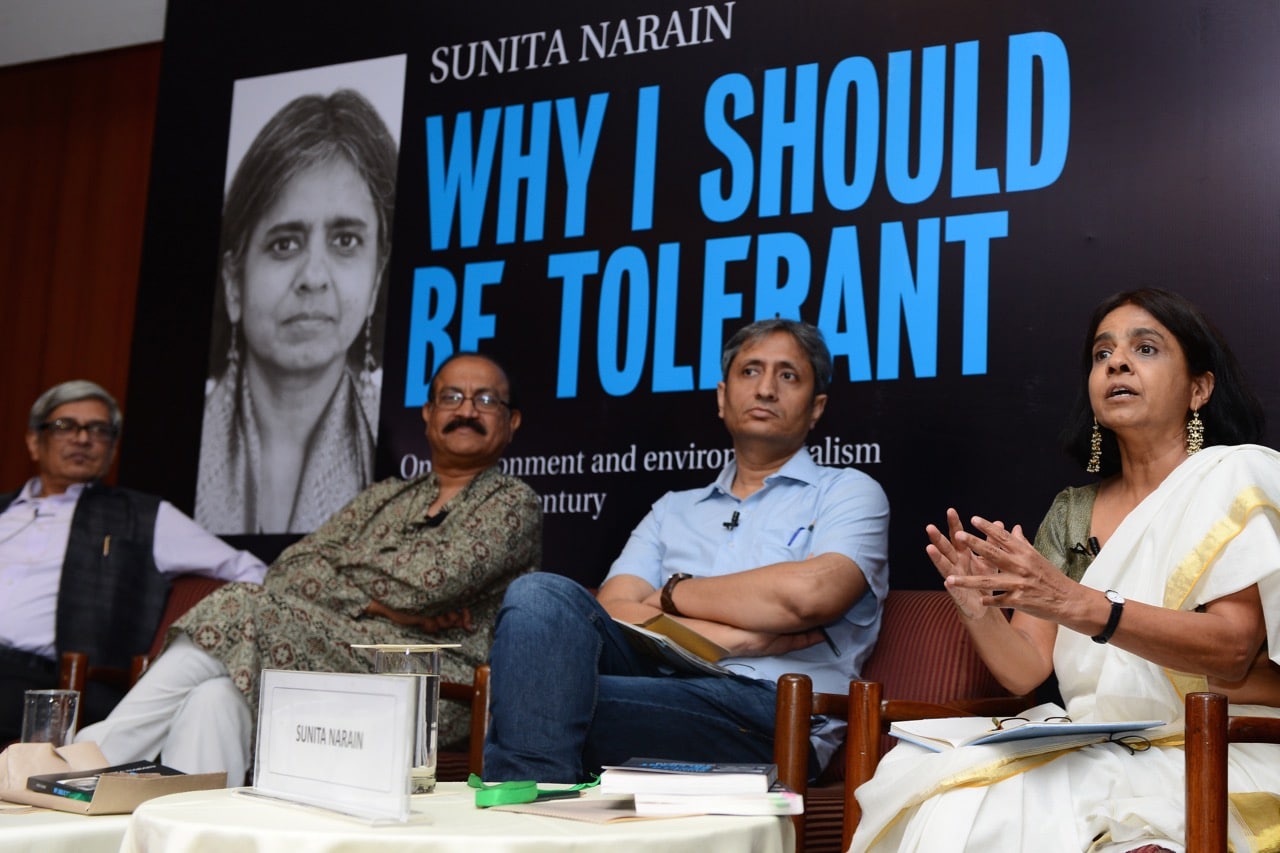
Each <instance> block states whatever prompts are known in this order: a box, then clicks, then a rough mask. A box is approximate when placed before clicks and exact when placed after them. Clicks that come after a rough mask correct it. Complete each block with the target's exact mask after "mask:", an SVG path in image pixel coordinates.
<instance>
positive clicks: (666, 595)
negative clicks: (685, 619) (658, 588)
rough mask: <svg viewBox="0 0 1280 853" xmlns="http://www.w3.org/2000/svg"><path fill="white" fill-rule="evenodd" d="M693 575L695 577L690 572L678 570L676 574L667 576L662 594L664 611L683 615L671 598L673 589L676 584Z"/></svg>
mask: <svg viewBox="0 0 1280 853" xmlns="http://www.w3.org/2000/svg"><path fill="white" fill-rule="evenodd" d="M691 577H693V575H691V574H689V573H688V572H676V573H675V574H674V575H672V576H671V577H669V578H667V582H666V584H665V585H664V586H663V587H662V596H661V598H660V601H661V602H662V612H663V613H670V614H671V615H672V616H681V615H683V614H682V613H681V612H680V611H679V610H677V609H676V603H675V602H674V601H672V600H671V591H672V590H673V589H675V588H676V584H678V583H680V581H684V580H688V579H689V578H691Z"/></svg>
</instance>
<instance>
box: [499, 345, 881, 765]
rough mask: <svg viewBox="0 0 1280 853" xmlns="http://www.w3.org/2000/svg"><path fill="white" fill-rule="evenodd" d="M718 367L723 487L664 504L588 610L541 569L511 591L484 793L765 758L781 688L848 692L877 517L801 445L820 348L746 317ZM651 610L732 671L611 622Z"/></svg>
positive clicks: (861, 643)
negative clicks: (624, 770)
mask: <svg viewBox="0 0 1280 853" xmlns="http://www.w3.org/2000/svg"><path fill="white" fill-rule="evenodd" d="M721 366H722V370H723V373H724V379H723V381H722V382H720V383H719V385H718V387H717V392H716V399H717V403H718V407H719V414H720V417H721V419H722V420H723V421H724V423H725V427H726V428H727V429H728V431H729V434H730V436H731V437H732V439H733V447H734V459H733V461H731V462H730V463H729V464H728V465H726V466H725V468H724V470H723V471H722V472H721V474H720V476H719V477H718V478H717V480H716V481H715V482H714V483H712V484H711V485H710V486H707V487H704V488H701V489H692V490H689V491H683V492H671V493H668V494H667V495H665V496H663V497H662V498H661V499H660V500H658V502H657V503H655V504H654V506H653V508H652V510H651V511H650V512H649V514H648V515H647V516H646V517H645V518H644V520H643V521H642V522H641V523H640V525H639V526H638V527H637V528H636V529H635V530H634V531H633V532H632V534H631V538H630V539H629V541H628V542H627V544H626V546H625V547H624V548H623V551H622V554H621V555H620V556H619V557H618V559H617V560H616V561H615V562H614V564H613V566H612V568H611V569H610V570H609V574H608V576H607V577H606V578H605V581H604V584H603V585H602V586H601V588H600V591H599V594H598V596H597V597H596V598H592V596H591V595H590V594H589V593H588V592H587V591H586V590H585V589H584V588H583V587H581V586H580V585H578V584H577V583H575V582H574V581H572V580H569V579H567V578H564V577H561V576H559V575H552V574H547V573H539V574H534V575H529V576H526V577H524V578H521V579H520V580H518V581H516V583H514V584H512V586H511V587H510V588H509V590H508V592H507V596H506V599H505V601H504V603H503V609H502V611H501V612H500V613H499V617H498V624H497V629H496V633H495V638H494V644H493V649H492V652H491V655H490V660H491V663H492V681H491V685H492V706H491V710H492V723H491V726H490V729H489V735H488V739H487V741H486V744H485V776H486V778H487V779H491V780H511V779H537V780H539V781H545V782H571V781H579V780H581V779H583V778H585V777H586V776H587V774H589V773H592V772H596V771H598V770H599V768H600V766H601V765H606V764H617V763H620V762H622V761H624V760H626V759H627V758H631V757H634V756H641V755H647V756H654V757H661V758H671V759H680V760H689V761H720V762H726V761H733V762H761V761H765V762H767V761H771V760H772V755H773V726H774V705H775V700H776V690H777V678H778V676H779V675H781V674H783V673H785V672H803V673H806V674H808V675H810V676H811V677H812V678H813V680H814V685H815V687H816V688H817V689H818V690H824V691H834V692H844V691H845V690H846V689H847V687H848V681H849V679H850V678H853V677H856V676H857V674H858V672H859V671H860V669H861V666H862V664H863V662H864V661H865V660H866V658H867V656H868V655H869V654H870V651H871V648H872V646H873V645H874V643H875V637H876V634H877V632H878V631H879V626H880V611H881V602H882V601H883V599H884V596H885V593H886V592H887V590H888V559H887V552H888V526H889V507H888V501H887V500H886V498H885V496H884V492H883V490H882V489H881V488H880V486H879V485H878V484H877V483H876V482H875V481H874V480H873V479H871V478H870V477H868V476H867V475H865V474H863V473H861V472H859V471H855V470H852V469H835V468H821V467H819V466H817V465H815V464H814V463H813V461H812V459H811V458H810V456H809V453H808V451H807V450H806V448H805V437H806V436H807V435H808V433H809V431H810V430H811V429H812V428H813V426H814V425H815V424H816V423H817V422H818V419H819V418H820V417H821V416H822V412H823V409H824V407H825V406H826V401H827V394H826V391H827V386H828V384H829V381H830V376H831V357H830V354H829V352H828V351H827V347H826V344H825V343H824V342H823V340H822V336H821V334H820V333H819V332H818V330H817V329H816V328H814V327H813V326H810V325H808V324H805V323H799V322H796V321H792V320H763V321H758V322H756V323H753V324H751V325H749V326H747V327H746V328H744V329H742V330H740V331H739V332H738V333H737V334H736V335H734V337H733V338H732V339H730V341H729V342H728V343H727V344H726V345H725V349H724V352H723V354H722V359H721ZM660 612H665V613H667V614H668V615H670V616H671V617H672V618H675V619H677V620H679V621H682V622H684V623H685V624H687V625H688V626H690V627H692V628H694V629H695V630H696V631H698V632H699V633H701V634H703V635H705V636H706V637H708V638H710V639H712V640H714V641H715V642H717V643H719V644H720V645H721V646H723V647H725V648H727V649H729V651H730V657H728V658H726V659H724V660H723V661H721V663H722V664H723V665H724V666H725V667H726V668H727V669H729V670H730V672H731V673H732V674H731V675H728V676H707V675H694V676H690V675H685V674H677V673H673V672H671V671H670V670H669V669H667V668H665V667H664V666H663V665H661V664H659V663H658V662H656V661H654V660H651V659H649V658H646V657H644V656H643V655H641V654H639V653H637V652H636V651H635V650H634V649H633V647H632V646H631V645H630V644H629V643H628V642H627V640H626V637H625V635H624V634H623V632H622V630H621V629H619V628H618V627H617V626H616V624H615V622H614V619H618V620H622V621H625V622H631V623H640V622H644V621H646V620H647V619H649V618H651V617H653V616H654V615H656V614H658V613H660ZM812 734H813V737H812V743H813V747H814V751H813V755H812V762H811V764H812V769H813V770H814V771H815V772H816V771H817V769H818V768H820V767H821V766H822V765H824V764H825V763H826V762H827V760H829V758H830V756H831V753H832V752H833V751H834V749H835V747H836V745H837V743H838V741H839V737H840V732H839V731H838V730H837V727H836V725H835V724H834V723H833V722H831V721H827V720H815V721H814V727H813V733H812Z"/></svg>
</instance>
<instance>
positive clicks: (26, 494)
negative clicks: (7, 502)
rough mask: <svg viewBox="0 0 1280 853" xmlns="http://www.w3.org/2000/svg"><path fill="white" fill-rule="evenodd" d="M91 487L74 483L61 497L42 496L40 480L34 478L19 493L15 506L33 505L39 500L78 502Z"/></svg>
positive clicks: (86, 484) (14, 500)
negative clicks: (82, 494) (81, 495)
mask: <svg viewBox="0 0 1280 853" xmlns="http://www.w3.org/2000/svg"><path fill="white" fill-rule="evenodd" d="M88 487H89V484H88V483H74V484H72V485H70V486H67V490H66V491H65V492H63V493H62V494H61V495H44V494H41V491H42V490H41V488H40V478H39V477H32V478H31V479H30V480H27V482H26V484H24V485H23V487H22V491H20V492H18V496H17V497H16V498H14V499H13V504H14V505H17V504H24V503H31V502H32V501H37V500H48V499H53V500H57V499H63V500H68V501H77V500H79V499H80V493H81V492H83V491H84V490H85V489H86V488H88Z"/></svg>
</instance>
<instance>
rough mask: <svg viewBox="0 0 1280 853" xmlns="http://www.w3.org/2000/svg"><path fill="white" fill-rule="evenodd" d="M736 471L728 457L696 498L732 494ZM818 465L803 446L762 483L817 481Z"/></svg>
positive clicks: (734, 462) (736, 463) (702, 498)
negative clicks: (716, 475) (711, 480)
mask: <svg viewBox="0 0 1280 853" xmlns="http://www.w3.org/2000/svg"><path fill="white" fill-rule="evenodd" d="M737 473H738V462H737V459H736V458H734V459H730V460H729V461H728V462H726V463H725V466H724V467H723V468H721V469H720V476H718V477H716V479H715V482H713V483H712V484H711V485H709V486H707V487H706V489H705V491H704V492H703V494H701V495H700V496H699V497H698V500H700V501H702V500H706V499H707V498H710V497H712V496H714V495H718V494H720V495H732V494H733V478H734V476H735V475H736V474H737ZM819 473H820V472H819V470H818V465H817V463H816V462H814V461H813V457H812V456H810V455H809V448H808V446H807V445H806V446H803V447H801V448H800V449H799V450H797V451H796V452H795V453H794V454H793V455H792V456H791V458H790V459H788V460H787V461H786V462H784V463H783V464H782V467H781V468H779V469H778V470H777V471H774V472H773V473H772V474H770V475H769V476H768V477H765V478H764V484H765V487H766V488H767V487H768V486H769V484H770V483H772V482H773V481H774V480H778V479H784V478H785V479H788V480H797V481H799V482H801V483H805V484H807V485H812V484H814V483H816V482H818V476H819Z"/></svg>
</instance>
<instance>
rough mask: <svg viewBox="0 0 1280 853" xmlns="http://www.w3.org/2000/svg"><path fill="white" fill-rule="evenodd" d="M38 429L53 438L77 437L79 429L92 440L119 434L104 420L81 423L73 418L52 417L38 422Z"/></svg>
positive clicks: (104, 439) (106, 438) (110, 437)
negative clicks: (49, 419) (40, 422)
mask: <svg viewBox="0 0 1280 853" xmlns="http://www.w3.org/2000/svg"><path fill="white" fill-rule="evenodd" d="M39 429H40V431H41V432H43V433H45V434H47V435H51V436H54V437H55V438H64V439H65V438H73V437H74V438H78V437H79V436H80V433H81V431H83V432H85V433H87V434H88V436H89V438H90V439H91V440H93V441H103V442H106V441H112V440H114V439H115V437H116V436H117V435H118V434H119V432H120V431H119V430H117V429H116V428H115V427H114V426H112V425H111V424H109V423H107V422H106V421H89V422H88V423H87V424H82V423H80V422H79V421H78V420H76V419H75V418H54V419H53V420H51V421H45V422H44V423H42V424H40V427H39Z"/></svg>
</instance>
